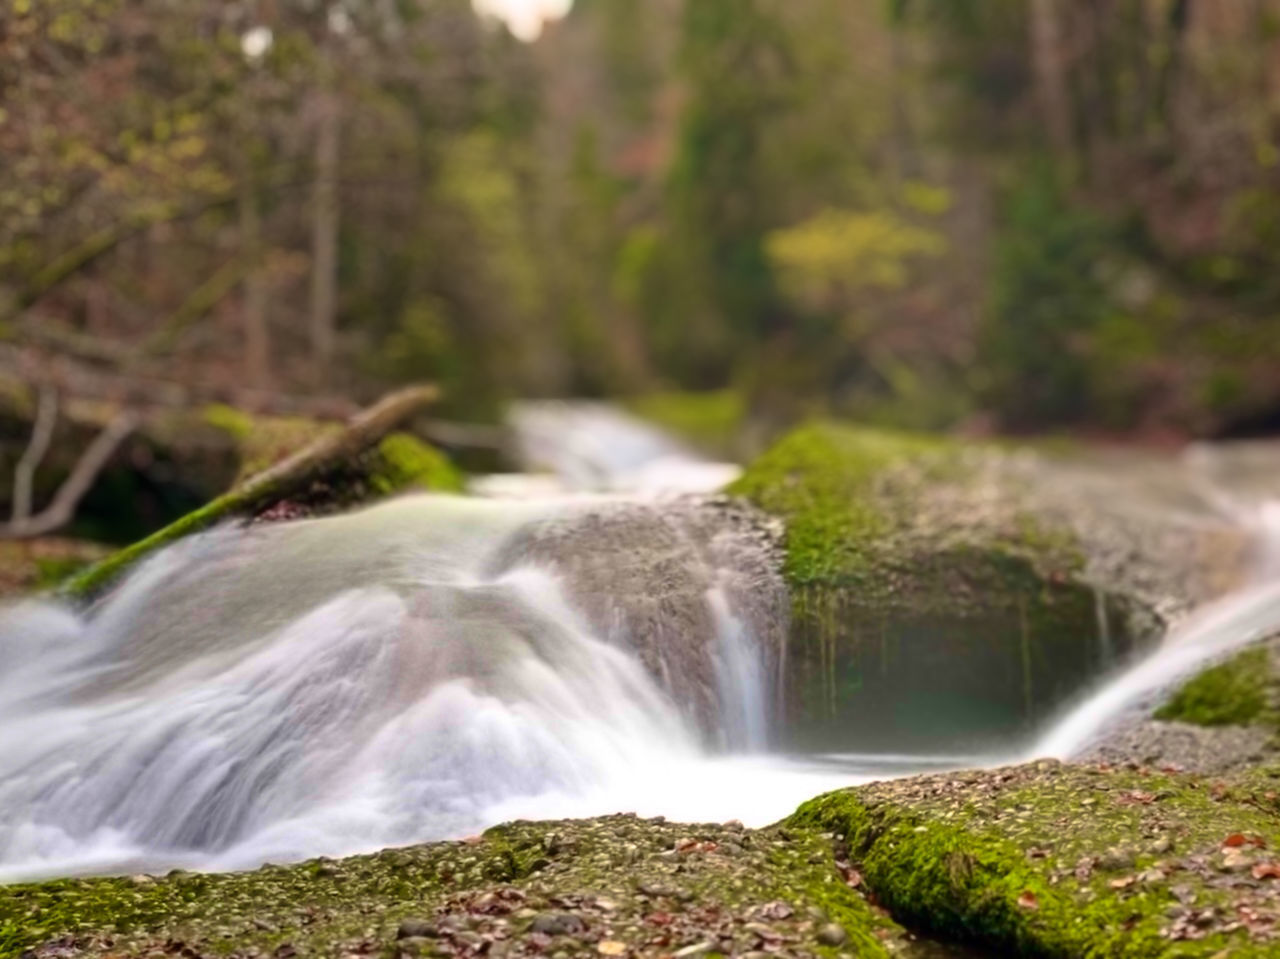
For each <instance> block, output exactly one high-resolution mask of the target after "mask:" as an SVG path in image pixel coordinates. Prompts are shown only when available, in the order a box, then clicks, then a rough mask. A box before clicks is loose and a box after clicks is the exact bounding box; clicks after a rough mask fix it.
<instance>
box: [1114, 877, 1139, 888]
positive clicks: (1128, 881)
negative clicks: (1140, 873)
mask: <svg viewBox="0 0 1280 959" xmlns="http://www.w3.org/2000/svg"><path fill="white" fill-rule="evenodd" d="M1137 881H1138V877H1137V876H1122V877H1120V878H1119V879H1112V880H1111V883H1110V885H1111V888H1112V889H1128V888H1129V887H1130V886H1132V885H1133V884H1134V883H1135V882H1137Z"/></svg>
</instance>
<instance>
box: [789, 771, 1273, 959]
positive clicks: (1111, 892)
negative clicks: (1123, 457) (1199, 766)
mask: <svg viewBox="0 0 1280 959" xmlns="http://www.w3.org/2000/svg"><path fill="white" fill-rule="evenodd" d="M1277 789H1280V779H1274V778H1272V776H1271V775H1270V774H1269V773H1267V772H1266V771H1255V772H1254V773H1252V774H1251V775H1250V776H1249V777H1240V778H1237V779H1234V780H1227V781H1218V780H1213V779H1205V778H1199V777H1195V776H1190V775H1185V774H1177V773H1171V772H1166V771H1158V770H1155V769H1150V768H1140V767H1132V768H1117V767H1112V766H1106V765H1101V766H1067V765H1062V764H1059V763H1056V762H1041V763H1037V764H1034V765H1029V766H1023V767H1019V768H1012V769H1002V770H990V771H982V772H969V773H956V774H947V775H941V776H929V777H921V778H916V779H907V780H898V781H896V782H890V783H879V784H875V785H872V786H866V787H862V788H859V789H854V790H849V791H845V792H837V793H831V794H829V795H826V796H823V797H820V798H818V799H815V800H813V801H811V802H809V803H806V804H805V805H804V806H802V807H801V808H800V810H799V811H798V812H797V813H796V814H795V815H794V816H793V817H792V818H791V820H790V821H789V825H790V826H792V827H794V828H796V829H815V828H816V829H824V830H829V831H832V832H835V833H837V834H838V835H839V836H840V837H842V838H843V842H844V844H845V845H846V846H847V855H848V857H849V859H850V861H851V863H852V864H853V866H854V868H856V869H857V870H858V871H859V874H860V876H861V877H862V880H863V881H864V882H865V883H866V885H867V887H868V888H869V890H870V891H871V892H872V893H873V894H874V895H875V897H876V899H877V901H878V902H880V903H881V904H882V905H884V906H885V907H886V908H887V909H889V911H890V912H891V913H892V914H893V915H894V917H895V918H896V919H897V920H899V921H900V922H903V923H906V924H907V925H909V926H912V927H914V928H917V929H922V930H929V931H932V932H933V933H935V934H937V935H940V936H945V937H947V938H950V939H953V940H960V941H967V942H971V943H974V944H976V945H980V946H982V947H983V948H984V950H989V952H988V953H987V954H991V955H1019V956H1052V957H1063V959H1067V957H1081V956H1090V957H1133V959H1137V957H1175V956H1206V957H1209V956H1213V957H1226V956H1230V957H1234V959H1244V957H1249V956H1275V955H1277V954H1280V878H1278V877H1280V804H1278V802H1277V798H1276V797H1277Z"/></svg>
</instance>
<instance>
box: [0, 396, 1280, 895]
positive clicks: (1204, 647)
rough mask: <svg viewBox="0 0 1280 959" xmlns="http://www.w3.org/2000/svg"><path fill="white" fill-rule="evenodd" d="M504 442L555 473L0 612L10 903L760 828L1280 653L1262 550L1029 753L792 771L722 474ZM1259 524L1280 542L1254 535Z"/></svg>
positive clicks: (810, 761) (540, 417) (824, 764)
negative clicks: (531, 829)
mask: <svg viewBox="0 0 1280 959" xmlns="http://www.w3.org/2000/svg"><path fill="white" fill-rule="evenodd" d="M515 424H516V428H517V430H518V432H519V435H520V436H521V440H522V443H523V444H524V445H525V448H526V455H525V458H526V460H527V461H528V462H529V464H530V466H531V467H534V468H543V469H546V470H549V471H550V473H549V474H543V475H534V476H531V477H530V476H526V477H519V476H506V477H493V478H489V479H486V480H482V481H480V482H479V483H478V484H477V490H476V492H477V493H479V494H481V495H478V496H471V497H453V496H434V495H418V496H409V497H404V498H400V499H397V500H393V501H391V502H388V503H385V504H382V505H378V506H375V507H372V508H368V509H365V510H361V511H358V512H354V513H351V514H348V515H344V516H339V517H331V518H326V519H317V520H305V521H300V522H293V523H284V524H267V525H256V526H250V527H247V528H231V527H228V528H223V529H219V530H215V531H212V532H210V533H206V534H203V535H200V536H196V537H193V538H191V539H189V540H186V541H183V542H181V543H179V544H177V545H175V546H172V547H170V548H168V549H166V550H164V551H163V552H161V553H159V554H157V555H155V556H154V557H152V558H150V559H149V560H147V561H146V562H145V563H143V564H142V565H140V566H139V567H138V568H137V569H136V570H134V572H133V573H132V574H131V575H130V576H129V577H128V579H127V580H126V581H125V582H124V583H123V584H121V585H120V586H118V587H117V588H116V589H114V590H113V591H112V592H111V593H110V594H109V595H108V596H106V597H105V598H104V599H102V600H100V601H99V602H98V603H97V604H95V605H94V606H93V607H92V608H90V609H88V610H84V611H74V610H70V609H67V608H63V607H60V606H57V605H54V604H51V603H48V602H44V601H38V600H32V601H27V602H24V603H21V604H18V605H15V606H12V607H10V608H9V609H7V610H6V611H5V612H4V613H3V615H2V616H0V662H3V663H4V664H5V668H4V670H3V671H2V672H0V811H2V812H0V880H3V881H15V880H20V879H32V878H42V877H50V876H61V875H75V874H90V873H125V872H130V873H131V872H144V871H145V872H155V871H162V870H164V869H168V868H173V867H182V868H189V869H202V870H233V869H242V868H250V867H254V866H256V865H259V864H261V863H263V862H267V861H287V860H297V859H303V858H308V857H312V856H317V855H328V856H343V855H348V854H353V853H358V852H365V851H370V850H374V849H378V848H382V847H386V846H392V845H399V844H407V843H413V842H421V841H426V840H433V839H441V838H457V837H462V836H467V835H470V834H473V833H475V832H477V831H479V830H481V829H483V828H485V827H487V826H490V825H493V824H495V823H497V822H501V821H504V820H510V819H515V818H561V817H576V816H591V815H598V814H605V813H612V812H617V811H633V812H637V813H639V814H641V815H665V816H667V817H668V818H671V819H677V820H687V821H724V820H729V819H738V820H741V821H743V822H745V823H746V824H747V825H753V826H758V825H764V824H767V823H769V822H772V821H774V820H776V819H778V818H780V817H782V816H784V815H786V814H787V813H789V812H790V811H791V810H792V809H793V808H794V807H795V806H796V805H797V804H798V803H800V802H801V801H803V800H805V799H807V798H810V797H812V796H814V795H816V794H818V793H820V792H823V791H825V790H828V789H833V788H837V787H840V786H848V785H851V784H856V783H859V782H865V781H869V780H872V779H880V778H886V777H894V776H904V775H910V774H913V773H919V772H928V771H935V770H942V769H951V768H959V767H973V766H984V765H993V764H999V763H1004V762H1013V761H1019V760H1022V759H1026V758H1030V757H1036V756H1060V757H1064V758H1065V757H1069V756H1072V755H1074V754H1076V753H1078V752H1079V751H1080V750H1082V749H1083V748H1085V747H1086V746H1087V745H1088V744H1089V743H1090V742H1092V741H1093V740H1094V739H1095V738H1096V736H1097V735H1098V733H1099V731H1100V730H1102V729H1104V728H1105V727H1107V726H1108V725H1109V724H1110V723H1112V722H1114V721H1116V720H1117V719H1118V718H1120V717H1123V716H1125V715H1128V714H1131V713H1132V712H1133V711H1134V710H1135V709H1139V708H1141V707H1142V706H1143V704H1145V703H1148V702H1149V701H1150V700H1151V698H1152V697H1153V696H1154V695H1155V694H1156V693H1158V692H1159V690H1161V689H1164V688H1167V687H1168V686H1169V684H1170V683H1172V682H1174V681H1176V680H1177V679H1178V678H1179V677H1181V676H1183V675H1185V674H1188V673H1190V672H1193V671H1194V670H1195V669H1196V668H1197V667H1198V666H1200V665H1202V664H1204V663H1205V662H1208V661H1210V660H1212V659H1214V658H1217V657H1219V656H1221V655H1223V654H1225V653H1227V652H1229V651H1230V650H1231V649H1234V648H1237V647H1239V646H1240V645H1242V644H1245V643H1247V642H1249V641H1252V640H1253V639H1256V638H1259V637H1261V636H1263V635H1266V634H1267V633H1269V632H1273V631H1275V630H1276V628H1277V627H1280V579H1277V578H1275V570H1276V564H1275V563H1274V562H1271V561H1270V559H1274V557H1275V556H1276V555H1280V551H1278V550H1272V551H1269V552H1268V553H1267V555H1268V556H1269V557H1270V559H1269V560H1268V561H1267V562H1264V563H1262V564H1260V567H1259V568H1260V570H1262V571H1264V572H1265V574H1266V575H1263V576H1262V578H1261V579H1260V580H1259V582H1257V583H1255V584H1251V585H1250V586H1248V587H1247V588H1246V589H1244V590H1242V591H1241V592H1239V593H1237V594H1235V595H1233V596H1231V597H1228V598H1226V599H1224V600H1222V601H1220V602H1218V603H1217V604H1215V605H1213V606H1211V607H1209V608H1207V609H1205V610H1203V611H1202V612H1201V613H1200V614H1198V615H1197V616H1195V617H1192V618H1191V619H1189V620H1187V621H1186V622H1185V623H1184V624H1183V625H1182V626H1181V627H1180V628H1179V629H1177V630H1176V631H1175V632H1174V633H1173V634H1172V635H1171V636H1170V637H1169V638H1168V639H1167V641H1166V642H1165V643H1164V644H1162V645H1161V646H1160V647H1159V649H1158V650H1157V651H1155V652H1154V653H1152V654H1151V655H1150V656H1149V657H1147V658H1145V659H1144V660H1142V661H1140V662H1138V663H1136V664H1132V665H1130V666H1128V667H1125V668H1122V669H1120V670H1119V671H1117V672H1116V673H1115V674H1114V675H1112V676H1108V677H1103V678H1102V679H1100V681H1099V685H1098V686H1097V687H1096V688H1095V689H1093V690H1091V691H1083V692H1082V694H1081V697H1082V698H1081V699H1080V700H1079V701H1078V702H1077V703H1076V704H1075V705H1074V707H1073V708H1071V709H1068V710H1065V711H1064V712H1063V714H1062V715H1061V716H1059V717H1058V718H1057V719H1056V720H1055V721H1053V722H1051V723H1049V724H1047V725H1046V726H1045V727H1044V728H1043V729H1041V730H1040V731H1039V733H1038V735H1037V738H1036V739H1035V741H1034V742H1032V743H1031V744H1030V745H1027V744H1019V745H1012V744H1011V745H1007V746H1004V747H1001V748H999V749H992V748H982V749H975V750H974V751H954V750H947V751H943V752H941V753H936V752H929V751H919V752H911V753H907V754H901V753H898V752H892V751H888V750H884V749H878V748H877V743H876V742H875V741H874V737H871V738H868V737H865V736H861V735H859V731H858V730H850V732H849V743H848V748H847V749H841V750H838V751H829V752H821V753H809V754H789V755H788V754H783V753H782V752H780V751H779V749H778V747H777V739H778V737H777V736H776V734H775V733H776V722H777V715H776V710H777V702H776V700H777V689H778V683H779V673H780V670H781V669H782V668H783V666H782V665H781V660H780V656H779V649H780V643H785V623H786V603H787V600H786V595H785V591H784V590H782V588H781V586H780V581H777V580H776V573H769V572H767V571H764V572H762V570H766V567H767V566H768V562H767V557H765V556H763V555H762V552H761V551H762V549H763V547H761V546H760V545H759V544H758V542H757V540H756V539H754V538H753V535H752V534H750V533H749V531H747V532H744V531H725V530H721V529H712V528H708V520H706V518H705V516H704V515H703V514H704V512H705V510H703V511H701V512H700V511H699V510H700V509H701V508H699V509H694V508H693V507H687V506H681V505H680V504H681V503H687V502H688V500H687V494H702V493H707V492H709V491H713V490H716V489H718V488H720V487H721V486H722V485H723V484H724V483H725V482H726V481H727V480H728V479H730V478H732V475H733V474H734V472H735V470H736V468H735V467H733V466H731V465H727V464H713V463H707V462H704V461H702V460H700V459H698V458H697V457H695V456H693V455H692V454H690V453H688V452H686V451H684V450H683V449H681V448H680V447H679V445H678V444H676V443H674V442H673V441H671V440H669V439H667V438H666V437H665V436H663V435H662V434H660V433H659V432H657V431H655V430H653V429H651V428H649V427H647V426H644V425H643V424H639V423H637V422H635V421H633V420H630V419H629V418H627V417H626V416H624V415H623V414H620V413H618V412H617V411H615V410H612V409H609V408H607V407H594V406H583V405H573V404H568V405H557V404H537V405H532V406H529V407H525V408H522V409H520V410H518V411H517V413H516V416H515ZM682 497H684V498H682ZM1256 522H1257V529H1258V530H1259V539H1260V542H1262V543H1265V544H1270V545H1272V546H1280V521H1277V513H1276V511H1275V510H1260V511H1259V513H1258V518H1257V521H1256ZM771 577H772V578H771Z"/></svg>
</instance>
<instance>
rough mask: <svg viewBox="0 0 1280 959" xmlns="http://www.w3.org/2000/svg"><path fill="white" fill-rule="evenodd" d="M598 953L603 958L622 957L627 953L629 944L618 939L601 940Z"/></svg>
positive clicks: (597, 948) (597, 946)
mask: <svg viewBox="0 0 1280 959" xmlns="http://www.w3.org/2000/svg"><path fill="white" fill-rule="evenodd" d="M596 952H598V953H600V955H602V956H622V955H625V954H626V952H627V944H626V943H625V942H618V940H616V939H601V940H600V942H599V943H598V944H597V945H596Z"/></svg>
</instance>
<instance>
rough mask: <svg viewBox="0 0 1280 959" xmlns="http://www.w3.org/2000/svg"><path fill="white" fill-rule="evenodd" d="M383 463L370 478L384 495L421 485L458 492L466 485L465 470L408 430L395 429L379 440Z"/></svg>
mask: <svg viewBox="0 0 1280 959" xmlns="http://www.w3.org/2000/svg"><path fill="white" fill-rule="evenodd" d="M378 456H379V458H380V459H381V463H380V465H379V466H378V468H377V469H376V470H375V471H374V472H373V474H372V475H371V477H370V481H371V483H372V485H373V487H374V489H375V490H376V491H377V492H378V493H381V494H383V495H386V494H390V493H395V492H399V491H401V490H405V489H412V488H415V487H416V488H420V489H428V490H436V491H439V492H448V493H457V492H461V491H462V490H463V488H464V480H463V476H462V473H461V472H459V470H458V468H457V467H456V466H454V465H453V463H451V462H450V461H449V458H448V457H447V456H445V455H444V454H443V453H441V452H440V451H439V450H437V449H435V448H433V447H430V446H427V445H426V444H425V443H423V442H422V441H421V440H418V439H416V438H415V437H413V436H410V435H409V434H407V433H393V434H391V435H390V436H388V437H386V438H385V439H383V440H382V442H381V443H379V444H378Z"/></svg>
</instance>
